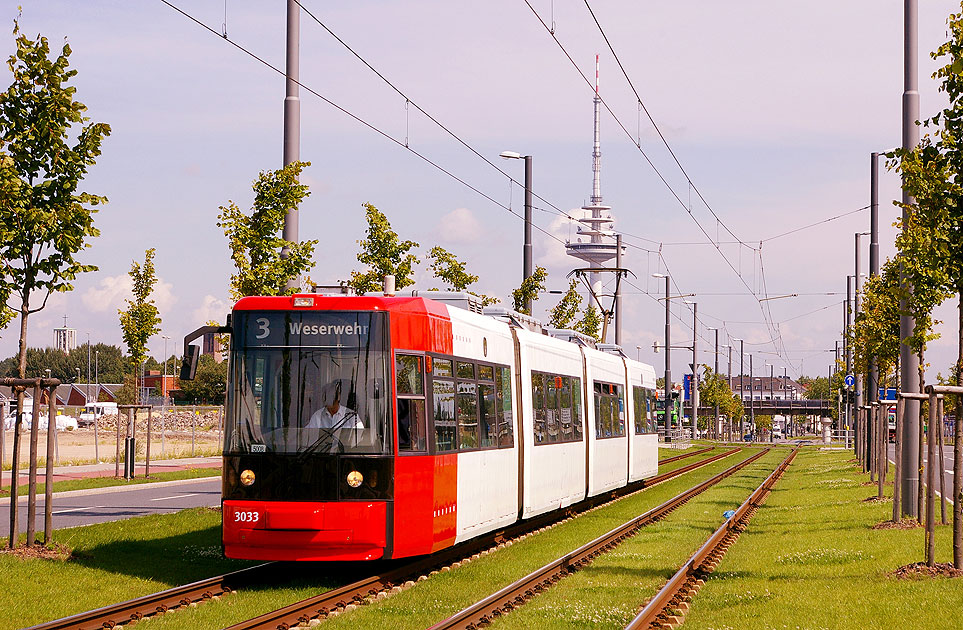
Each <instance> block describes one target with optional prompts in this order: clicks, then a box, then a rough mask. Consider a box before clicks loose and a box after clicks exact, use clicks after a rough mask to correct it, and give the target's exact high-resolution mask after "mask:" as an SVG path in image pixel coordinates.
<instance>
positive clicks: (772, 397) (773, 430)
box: [769, 363, 776, 442]
mask: <svg viewBox="0 0 963 630" xmlns="http://www.w3.org/2000/svg"><path fill="white" fill-rule="evenodd" d="M772 379H773V365H772V363H770V364H769V402H770V403H772V405H773V406H774V407H775V404H776V403H775V402H774V401H775V400H776V392H775V390H774V389H773V387H772ZM770 422H771V424H770V426H769V441H770V442H775V441H776V414H772V420H771V421H770Z"/></svg>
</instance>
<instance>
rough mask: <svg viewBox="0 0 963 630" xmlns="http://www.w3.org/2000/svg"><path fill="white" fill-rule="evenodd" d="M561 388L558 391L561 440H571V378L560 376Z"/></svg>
mask: <svg viewBox="0 0 963 630" xmlns="http://www.w3.org/2000/svg"><path fill="white" fill-rule="evenodd" d="M561 381H562V388H561V389H560V390H559V392H558V421H559V430H560V433H561V436H562V439H561V441H562V442H572V441H573V440H574V439H575V438H574V433H573V429H572V379H571V378H570V377H568V376H562V377H561Z"/></svg>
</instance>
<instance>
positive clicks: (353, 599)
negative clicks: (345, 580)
mask: <svg viewBox="0 0 963 630" xmlns="http://www.w3.org/2000/svg"><path fill="white" fill-rule="evenodd" d="M740 450H741V449H740V448H735V449H732V450H729V451H724V452H722V453H719V454H717V455H714V456H712V457H709V458H706V459H704V460H700V461H697V462H694V463H692V464H689V465H687V466H683V467H681V468H678V469H676V470H672V471H669V472H667V473H663V474H661V475H657V476H655V477H651V478H649V479H644V480H641V481H638V482H633V483H632V484H630V485H628V486H625V487H624V488H621V489H619V490H613V491H611V492H608V493H604V494H602V495H599V496H597V497H592V498H591V499H586V500H584V501H582V502H580V503H578V504H576V505H573V506H569V508H567V509H566V510H562V511H556V512H551V513H548V514H544V515H540V516H537V517H534V518H532V519H529V520H526V521H524V522H523V523H519V524H516V525H512V526H510V527H508V528H506V529H504V530H501V531H498V532H493V533H491V534H488V535H487V536H483V537H480V538H478V539H475V540H472V541H467V542H465V543H462V544H461V545H458V546H456V547H452V548H450V549H447V550H444V551H442V552H439V553H436V554H433V555H431V556H428V557H425V558H420V559H418V560H415V561H414V562H406V563H404V564H403V565H401V566H398V567H397V568H395V569H391V570H389V571H387V572H385V573H382V574H380V575H372V576H369V577H367V578H363V579H361V580H358V581H356V582H353V583H351V584H348V585H345V586H343V587H339V588H337V589H334V590H331V591H327V592H325V593H322V594H320V595H317V596H315V597H311V598H308V599H306V600H302V601H301V602H297V603H295V604H291V605H290V606H286V607H284V608H281V609H278V610H276V611H274V612H271V613H267V614H265V615H262V616H260V617H258V618H256V619H251V620H248V621H245V622H242V623H239V624H236V625H234V626H231V628H232V630H241V629H246V628H272V629H273V628H289V627H291V626H293V625H297V624H298V623H303V622H306V621H307V620H308V619H309V617H308V616H307V613H306V612H305V611H311V616H312V617H316V616H325V615H327V614H328V613H330V612H331V611H333V610H336V609H339V608H344V607H345V606H348V605H351V604H359V603H361V602H363V601H364V600H365V598H366V597H370V596H374V595H376V594H377V593H378V592H379V591H382V590H386V589H390V588H392V587H395V586H398V585H400V584H402V583H404V582H406V581H407V579H406V578H410V577H413V576H417V575H419V574H424V573H428V572H430V571H431V570H432V569H434V568H435V567H438V566H443V565H445V564H447V563H450V562H453V561H457V560H459V559H464V558H466V557H470V556H472V555H473V554H475V553H478V552H481V551H483V550H485V549H488V548H490V547H493V546H496V545H498V544H500V543H502V542H504V541H506V540H510V539H512V538H516V537H518V536H522V535H524V534H527V533H529V532H531V531H535V530H538V529H541V528H542V527H546V526H548V525H552V524H554V523H557V522H559V521H561V520H562V519H564V518H567V517H569V516H571V515H574V514H577V513H580V512H583V511H587V510H589V509H592V508H595V507H598V506H599V505H602V504H604V503H606V502H608V501H610V500H613V499H616V498H619V497H621V496H625V495H627V494H631V493H633V492H637V491H639V490H642V489H645V488H648V487H650V486H654V485H656V484H658V483H662V482H664V481H667V480H669V479H672V478H673V477H677V476H679V475H682V474H685V473H687V472H689V471H692V470H695V469H697V468H700V467H702V466H706V465H708V464H711V463H712V462H715V461H717V460H719V459H722V458H723V457H728V456H729V455H732V454H734V453H737V452H739V451H740ZM694 454H695V453H690V454H687V455H694ZM273 564H274V563H267V564H263V565H258V566H255V567H250V568H248V569H243V570H241V571H235V572H233V573H228V574H225V575H222V576H216V577H212V578H208V579H206V580H200V581H198V582H194V583H192V584H186V585H184V586H177V587H174V588H171V589H168V590H165V591H161V592H159V593H154V594H152V595H145V596H143V597H138V598H135V599H132V600H129V601H125V602H120V603H118V604H112V605H110V606H105V607H103V608H98V609H96V610H91V611H87V612H83V613H79V614H76V615H71V616H69V617H64V618H62V619H57V620H54V621H50V622H46V623H43V624H40V625H37V626H31V627H30V628H28V629H26V630H89V629H98V630H101V629H103V628H112V627H114V626H115V625H120V624H126V623H130V622H131V621H136V620H139V619H143V618H146V617H150V616H153V615H157V614H162V613H164V612H167V611H168V610H172V609H174V608H177V607H179V606H184V605H189V604H191V603H200V602H204V601H208V600H210V599H213V598H214V597H218V596H220V595H222V594H224V593H229V592H232V591H234V590H236V587H237V586H238V585H240V584H242V583H244V582H246V583H253V582H256V581H257V578H256V576H257V575H258V574H260V572H262V571H264V570H265V569H266V568H267V567H269V566H272V565H273ZM272 624H273V625H272Z"/></svg>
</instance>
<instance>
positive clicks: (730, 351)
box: [726, 343, 742, 442]
mask: <svg viewBox="0 0 963 630" xmlns="http://www.w3.org/2000/svg"><path fill="white" fill-rule="evenodd" d="M726 380H727V381H728V382H729V393H730V394H731V393H732V344H731V343H730V344H729V367H728V369H727V370H726ZM740 398H742V396H740ZM732 420H733V419H732V418H729V441H730V442H731V441H732Z"/></svg>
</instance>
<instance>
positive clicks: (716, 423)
mask: <svg viewBox="0 0 963 630" xmlns="http://www.w3.org/2000/svg"><path fill="white" fill-rule="evenodd" d="M706 330H714V331H715V333H716V362H715V367H714V368H713V369H714V370H715V377H716V378H719V329H718V328H716V327H715V326H706ZM718 427H719V401H718V400H717V401H716V415H715V416H713V418H712V432H713V434H715V433H716V431H717V429H718ZM716 437H717V438H718V435H717V436H716Z"/></svg>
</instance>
